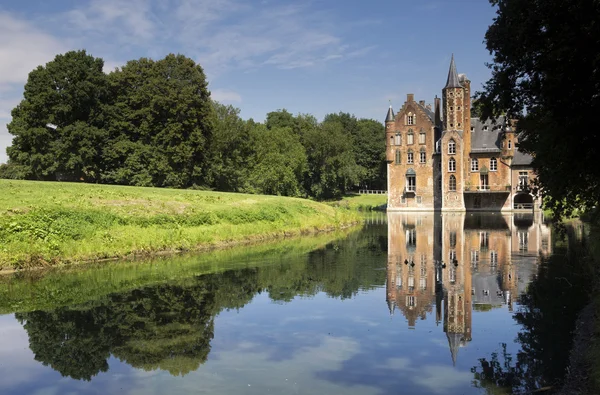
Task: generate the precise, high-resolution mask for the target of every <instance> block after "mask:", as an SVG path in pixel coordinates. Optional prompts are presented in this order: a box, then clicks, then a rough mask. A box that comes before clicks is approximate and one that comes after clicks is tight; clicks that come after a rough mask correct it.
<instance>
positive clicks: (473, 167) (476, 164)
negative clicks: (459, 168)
mask: <svg viewBox="0 0 600 395" xmlns="http://www.w3.org/2000/svg"><path fill="white" fill-rule="evenodd" d="M471 171H479V161H478V160H477V158H472V159H471Z"/></svg>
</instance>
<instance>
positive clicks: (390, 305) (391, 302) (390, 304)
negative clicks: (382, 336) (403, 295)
mask: <svg viewBox="0 0 600 395" xmlns="http://www.w3.org/2000/svg"><path fill="white" fill-rule="evenodd" d="M387 303H388V309H389V310H390V316H392V315H394V309H395V308H396V301H394V300H392V299H390V300H388V302H387Z"/></svg>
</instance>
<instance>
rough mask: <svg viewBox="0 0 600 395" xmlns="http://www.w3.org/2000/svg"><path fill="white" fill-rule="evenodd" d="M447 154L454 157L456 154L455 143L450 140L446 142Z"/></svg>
mask: <svg viewBox="0 0 600 395" xmlns="http://www.w3.org/2000/svg"><path fill="white" fill-rule="evenodd" d="M448 154H449V155H455V154H456V142H455V141H454V140H453V139H451V140H450V141H449V142H448Z"/></svg>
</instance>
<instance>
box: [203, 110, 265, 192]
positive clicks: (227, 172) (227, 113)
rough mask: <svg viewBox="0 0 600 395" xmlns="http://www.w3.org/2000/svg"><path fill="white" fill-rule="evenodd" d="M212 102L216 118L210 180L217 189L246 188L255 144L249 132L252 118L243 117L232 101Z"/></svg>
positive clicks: (229, 190)
mask: <svg viewBox="0 0 600 395" xmlns="http://www.w3.org/2000/svg"><path fill="white" fill-rule="evenodd" d="M213 106H214V108H215V114H216V120H215V125H214V131H213V136H212V140H211V142H210V152H211V158H212V159H211V161H210V171H209V177H208V178H209V183H210V185H211V186H213V187H214V188H215V189H216V190H218V191H227V192H243V191H246V190H247V189H248V176H249V171H250V168H251V167H253V163H252V162H251V161H252V152H253V150H254V148H255V147H256V144H255V143H254V140H253V137H254V136H253V135H252V134H251V133H250V130H251V128H252V127H253V125H254V121H248V122H245V121H244V120H242V119H241V118H240V116H239V113H240V110H239V109H237V108H235V107H233V106H231V105H228V106H226V105H223V104H220V103H217V102H213Z"/></svg>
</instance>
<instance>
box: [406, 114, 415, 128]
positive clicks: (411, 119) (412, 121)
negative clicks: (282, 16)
mask: <svg viewBox="0 0 600 395" xmlns="http://www.w3.org/2000/svg"><path fill="white" fill-rule="evenodd" d="M406 124H407V125H414V124H415V115H414V114H413V113H412V112H409V113H408V115H407V116H406Z"/></svg>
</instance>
